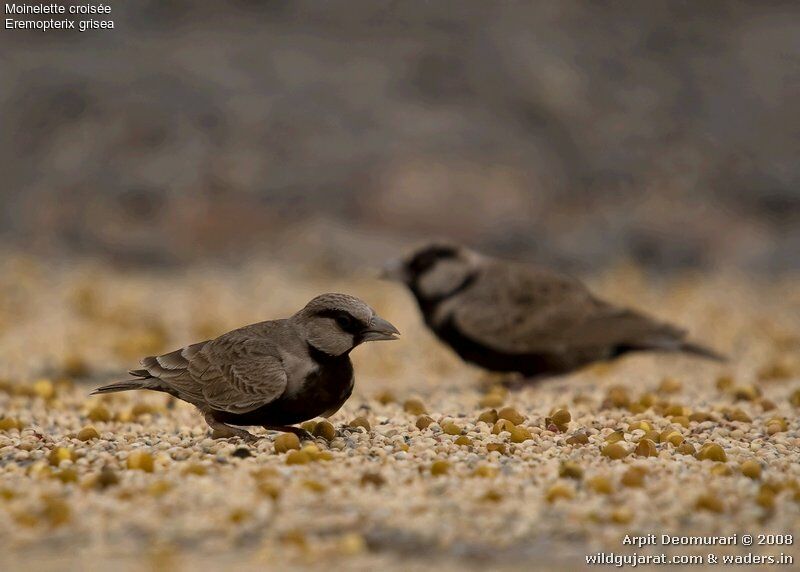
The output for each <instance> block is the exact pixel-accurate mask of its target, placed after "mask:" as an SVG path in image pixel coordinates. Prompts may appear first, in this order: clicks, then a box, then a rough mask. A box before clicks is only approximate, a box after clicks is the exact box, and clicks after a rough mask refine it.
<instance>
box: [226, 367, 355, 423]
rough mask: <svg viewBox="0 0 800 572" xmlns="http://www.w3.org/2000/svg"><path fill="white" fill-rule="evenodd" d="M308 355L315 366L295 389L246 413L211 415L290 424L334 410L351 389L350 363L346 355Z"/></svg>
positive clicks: (240, 420) (242, 421)
mask: <svg viewBox="0 0 800 572" xmlns="http://www.w3.org/2000/svg"><path fill="white" fill-rule="evenodd" d="M311 357H312V358H313V359H314V361H315V362H316V365H317V367H315V368H314V369H313V370H312V371H311V372H310V373H309V374H308V375H307V376H306V378H305V380H304V381H303V383H302V384H299V388H298V390H297V391H296V392H294V393H292V394H289V393H284V394H283V395H282V396H280V397H279V398H278V399H276V400H275V401H272V402H271V403H268V404H267V405H264V406H262V407H259V408H258V409H255V410H253V411H250V412H248V413H242V414H236V413H228V412H225V411H214V412H213V415H214V418H215V419H217V421H221V422H223V423H230V424H232V425H293V424H295V423H301V422H303V421H307V420H309V419H313V418H314V417H319V416H321V415H331V414H333V413H335V412H336V411H337V410H338V409H339V408H340V407H341V406H342V405H343V404H344V402H345V401H347V399H348V398H349V397H350V394H351V393H352V392H353V364H352V362H351V361H350V357H349V356H347V355H342V356H325V355H320V354H319V352H312V356H311Z"/></svg>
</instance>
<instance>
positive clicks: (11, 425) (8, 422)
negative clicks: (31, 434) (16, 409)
mask: <svg viewBox="0 0 800 572" xmlns="http://www.w3.org/2000/svg"><path fill="white" fill-rule="evenodd" d="M12 429H16V430H17V431H19V430H20V429H22V423H20V422H19V420H17V419H14V418H13V417H3V418H2V419H0V431H11V430H12Z"/></svg>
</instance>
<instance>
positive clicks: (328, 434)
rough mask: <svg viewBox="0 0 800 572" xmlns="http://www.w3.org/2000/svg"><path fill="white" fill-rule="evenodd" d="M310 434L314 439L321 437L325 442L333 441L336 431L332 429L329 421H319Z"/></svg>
mask: <svg viewBox="0 0 800 572" xmlns="http://www.w3.org/2000/svg"><path fill="white" fill-rule="evenodd" d="M312 434H313V435H314V437H322V438H323V439H325V440H326V441H333V439H334V438H335V437H336V429H334V428H333V424H331V422H330V421H320V422H319V423H317V426H316V427H314V431H313V433H312Z"/></svg>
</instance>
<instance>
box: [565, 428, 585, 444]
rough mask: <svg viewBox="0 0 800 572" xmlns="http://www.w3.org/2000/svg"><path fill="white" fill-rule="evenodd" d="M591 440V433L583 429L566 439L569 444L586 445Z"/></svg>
mask: <svg viewBox="0 0 800 572" xmlns="http://www.w3.org/2000/svg"><path fill="white" fill-rule="evenodd" d="M588 442H589V435H587V434H586V433H585V432H583V431H578V432H577V433H573V434H572V435H570V436H569V437H567V439H566V443H567V445H586V444H587V443H588Z"/></svg>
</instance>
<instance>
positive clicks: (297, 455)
mask: <svg viewBox="0 0 800 572" xmlns="http://www.w3.org/2000/svg"><path fill="white" fill-rule="evenodd" d="M309 462H311V457H309V456H308V453H306V452H305V451H298V450H291V451H289V452H288V454H287V455H286V464H287V465H305V464H307V463H309Z"/></svg>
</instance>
